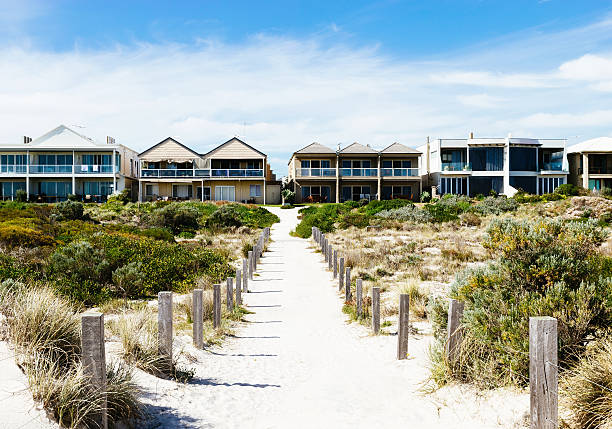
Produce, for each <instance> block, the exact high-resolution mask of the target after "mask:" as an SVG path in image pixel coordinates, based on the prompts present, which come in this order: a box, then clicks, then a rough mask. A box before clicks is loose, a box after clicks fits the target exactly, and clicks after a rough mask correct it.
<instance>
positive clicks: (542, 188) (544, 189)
mask: <svg viewBox="0 0 612 429" xmlns="http://www.w3.org/2000/svg"><path fill="white" fill-rule="evenodd" d="M564 182H565V179H564V178H563V177H540V179H539V182H538V186H539V189H538V194H540V195H542V194H550V193H552V192H555V189H557V187H558V186H559V185H563V183H564ZM591 189H592V188H591Z"/></svg>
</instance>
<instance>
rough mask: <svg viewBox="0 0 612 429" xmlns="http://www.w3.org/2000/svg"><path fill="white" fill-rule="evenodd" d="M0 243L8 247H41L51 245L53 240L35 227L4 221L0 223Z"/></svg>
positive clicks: (53, 242)
mask: <svg viewBox="0 0 612 429" xmlns="http://www.w3.org/2000/svg"><path fill="white" fill-rule="evenodd" d="M0 243H2V244H4V245H6V246H8V247H18V246H24V247H41V246H53V245H54V244H55V240H54V239H53V237H51V236H50V235H47V234H45V233H44V232H42V231H39V230H37V229H34V228H29V227H27V226H21V225H11V224H6V223H5V224H0Z"/></svg>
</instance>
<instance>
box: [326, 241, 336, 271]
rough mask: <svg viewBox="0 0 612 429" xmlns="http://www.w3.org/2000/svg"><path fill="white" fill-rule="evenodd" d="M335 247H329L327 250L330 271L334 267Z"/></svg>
mask: <svg viewBox="0 0 612 429" xmlns="http://www.w3.org/2000/svg"><path fill="white" fill-rule="evenodd" d="M333 247H334V246H332V245H331V244H330V245H329V248H328V250H327V268H328V269H329V271H331V270H332V269H333V267H334V258H333V257H332V255H333V250H332V249H333Z"/></svg>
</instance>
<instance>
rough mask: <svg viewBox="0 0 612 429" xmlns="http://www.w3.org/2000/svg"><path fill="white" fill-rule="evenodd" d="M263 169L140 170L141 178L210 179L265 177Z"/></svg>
mask: <svg viewBox="0 0 612 429" xmlns="http://www.w3.org/2000/svg"><path fill="white" fill-rule="evenodd" d="M263 175H264V174H263V170H262V169H214V170H211V169H208V168H207V169H192V168H189V169H176V168H172V169H170V168H168V169H163V168H161V169H150V168H143V169H142V170H140V177H150V178H173V177H177V178H197V179H202V178H209V177H215V178H217V177H221V178H231V177H263Z"/></svg>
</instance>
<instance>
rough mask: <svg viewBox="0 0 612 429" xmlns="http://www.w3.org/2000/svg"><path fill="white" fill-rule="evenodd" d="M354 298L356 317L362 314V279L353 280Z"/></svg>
mask: <svg viewBox="0 0 612 429" xmlns="http://www.w3.org/2000/svg"><path fill="white" fill-rule="evenodd" d="M355 300H356V301H357V318H358V319H359V318H361V316H362V315H363V280H361V279H357V281H356V282H355Z"/></svg>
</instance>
